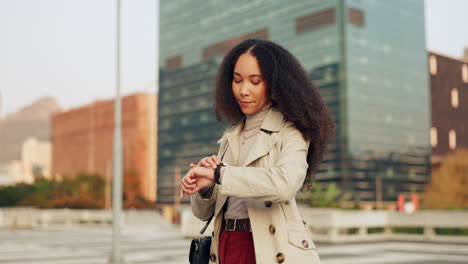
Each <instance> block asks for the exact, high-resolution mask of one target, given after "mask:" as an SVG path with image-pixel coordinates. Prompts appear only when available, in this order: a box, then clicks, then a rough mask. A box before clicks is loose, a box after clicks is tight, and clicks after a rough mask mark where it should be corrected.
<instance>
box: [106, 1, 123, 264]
mask: <svg viewBox="0 0 468 264" xmlns="http://www.w3.org/2000/svg"><path fill="white" fill-rule="evenodd" d="M120 1H121V0H116V39H115V41H116V47H115V90H116V93H115V103H114V106H115V110H114V111H115V117H114V165H113V170H114V173H113V181H112V190H113V194H112V214H113V220H112V226H113V230H112V231H113V232H112V253H111V256H110V260H109V263H111V264H123V263H124V260H123V257H122V255H121V252H120V225H121V211H122V106H121V99H120V4H121V3H120Z"/></svg>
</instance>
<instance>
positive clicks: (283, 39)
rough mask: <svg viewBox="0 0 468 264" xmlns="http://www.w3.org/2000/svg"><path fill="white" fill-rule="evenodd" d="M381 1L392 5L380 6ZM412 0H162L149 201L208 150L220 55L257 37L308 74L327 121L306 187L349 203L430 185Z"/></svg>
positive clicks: (419, 15)
mask: <svg viewBox="0 0 468 264" xmlns="http://www.w3.org/2000/svg"><path fill="white" fill-rule="evenodd" d="M389 2H391V3H389ZM423 12H424V6H423V2H422V1H404V0H396V1H373V0H368V1H359V0H354V1H351V0H349V1H345V0H342V1H341V0H296V1H281V0H269V1H260V0H256V1H252V0H250V1H247V0H237V1H204V2H203V4H200V3H199V2H195V1H188V0H181V1H161V15H160V32H161V36H160V68H161V80H160V95H159V140H158V142H159V162H158V171H159V176H158V179H159V180H158V181H159V182H158V201H159V202H161V203H164V202H172V201H173V194H174V180H173V179H174V177H173V175H174V168H175V167H177V166H179V167H181V168H182V172H185V171H186V170H187V167H188V164H189V163H190V162H197V161H198V160H199V159H200V158H201V157H203V156H206V155H210V154H214V153H216V152H217V145H216V141H217V139H218V137H219V136H220V135H221V133H222V130H223V129H224V127H225V125H226V124H217V123H216V122H215V121H214V116H213V110H212V106H213V90H214V79H215V76H216V71H217V67H218V65H219V62H220V61H221V59H222V56H223V55H224V54H225V52H226V51H227V50H229V48H230V47H232V46H233V45H235V44H237V43H238V42H240V41H242V40H244V39H247V38H263V39H269V40H271V41H274V42H277V43H279V44H281V45H282V46H284V47H285V48H287V49H288V50H290V51H291V52H292V53H293V54H294V55H295V56H296V57H297V58H298V59H299V60H300V62H301V63H302V65H303V66H304V68H305V69H306V70H307V72H309V74H310V76H311V78H312V79H313V81H314V83H315V84H316V86H318V87H319V90H320V92H321V94H322V96H323V97H324V99H325V101H326V103H327V104H328V106H329V108H330V110H331V112H332V113H333V115H334V118H335V122H336V124H337V133H336V136H335V137H334V139H333V140H332V142H330V145H329V154H328V156H327V157H326V159H325V160H324V161H323V163H322V165H321V168H320V170H319V172H318V173H317V175H316V179H317V180H318V181H320V182H323V183H326V182H337V183H339V184H340V185H342V186H343V187H344V188H346V189H348V190H350V191H352V192H353V193H354V197H355V198H356V199H359V200H375V199H376V185H375V183H376V180H378V181H380V182H382V186H383V188H382V193H383V195H382V198H383V199H384V200H393V199H394V198H395V197H396V195H397V194H398V193H400V192H410V191H419V190H421V188H422V187H423V186H424V184H425V182H426V181H427V178H428V177H429V162H428V159H429V150H430V148H429V138H428V131H429V126H430V122H429V119H430V114H429V113H430V109H429V90H428V87H429V86H428V77H427V63H426V60H427V56H426V54H425V44H424V24H423V23H424V18H423Z"/></svg>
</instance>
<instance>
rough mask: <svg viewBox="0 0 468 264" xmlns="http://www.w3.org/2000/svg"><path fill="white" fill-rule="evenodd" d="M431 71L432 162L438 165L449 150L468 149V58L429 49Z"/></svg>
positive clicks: (466, 51)
mask: <svg viewBox="0 0 468 264" xmlns="http://www.w3.org/2000/svg"><path fill="white" fill-rule="evenodd" d="M467 53H468V50H465V55H468V54H467ZM467 57H468V56H467ZM429 72H430V78H431V105H432V126H431V130H430V139H431V147H432V158H431V161H432V164H433V165H435V166H437V164H439V163H440V162H441V161H442V159H443V157H444V156H445V155H446V154H447V153H448V152H450V151H452V150H454V149H456V148H468V61H464V60H463V59H456V58H450V57H447V56H444V55H440V54H437V53H434V52H429Z"/></svg>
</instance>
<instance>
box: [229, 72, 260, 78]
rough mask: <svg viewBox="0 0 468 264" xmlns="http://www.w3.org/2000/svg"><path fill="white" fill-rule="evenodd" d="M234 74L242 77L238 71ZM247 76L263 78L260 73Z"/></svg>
mask: <svg viewBox="0 0 468 264" xmlns="http://www.w3.org/2000/svg"><path fill="white" fill-rule="evenodd" d="M234 75H238V76H240V77H242V75H241V74H240V73H238V72H234ZM249 77H260V78H263V76H262V75H260V74H250V75H249Z"/></svg>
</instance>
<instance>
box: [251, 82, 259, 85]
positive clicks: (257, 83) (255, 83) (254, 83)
mask: <svg viewBox="0 0 468 264" xmlns="http://www.w3.org/2000/svg"><path fill="white" fill-rule="evenodd" d="M252 84H253V85H259V84H260V82H252Z"/></svg>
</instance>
